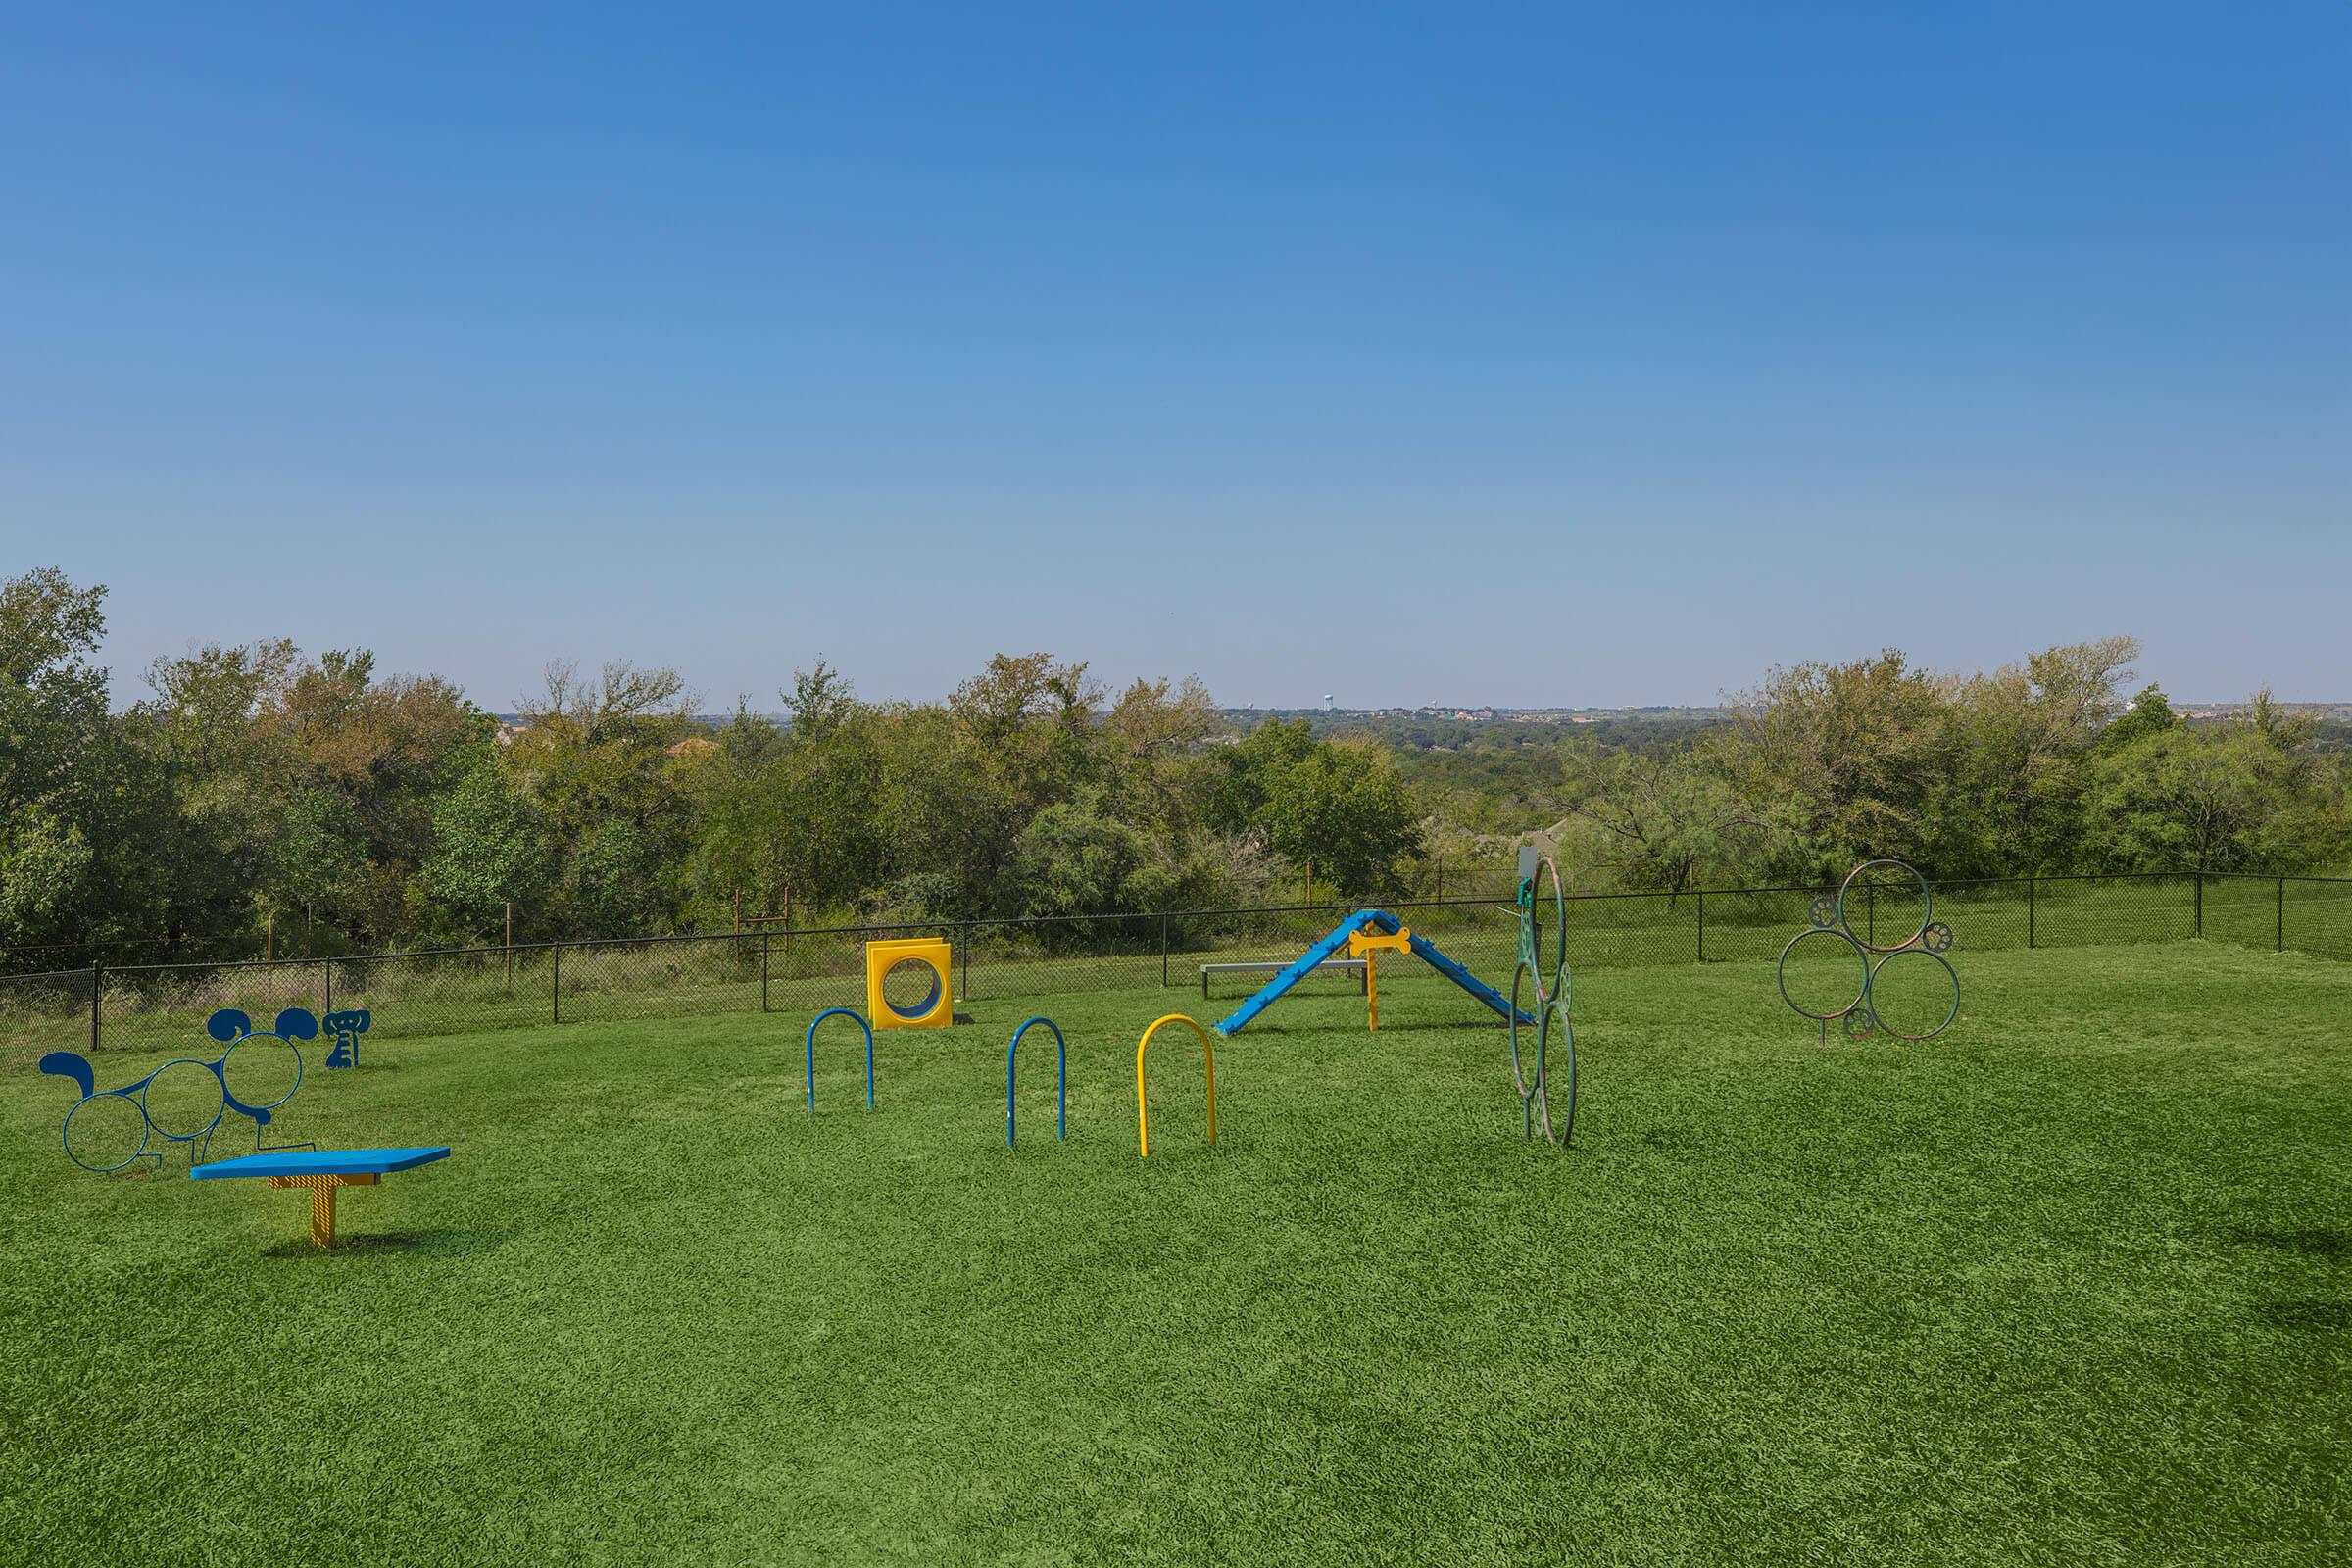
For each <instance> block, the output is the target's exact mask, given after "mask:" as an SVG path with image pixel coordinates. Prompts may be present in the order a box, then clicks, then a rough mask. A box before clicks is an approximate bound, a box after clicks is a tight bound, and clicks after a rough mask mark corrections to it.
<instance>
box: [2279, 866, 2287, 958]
mask: <svg viewBox="0 0 2352 1568" xmlns="http://www.w3.org/2000/svg"><path fill="white" fill-rule="evenodd" d="M2278 951H2279V952H2280V953H2284V952H2285V951H2286V878H2284V877H2280V878H2279V879H2278Z"/></svg>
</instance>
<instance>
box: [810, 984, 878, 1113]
mask: <svg viewBox="0 0 2352 1568" xmlns="http://www.w3.org/2000/svg"><path fill="white" fill-rule="evenodd" d="M835 1014H839V1015H840V1016H842V1017H844V1018H856V1019H857V1020H858V1028H860V1029H862V1030H864V1031H865V1108H866V1109H868V1110H871V1109H873V1108H874V1026H873V1025H872V1024H870V1023H867V1022H866V1021H865V1018H864V1015H863V1014H861V1013H859V1012H858V1009H857V1008H856V1007H827V1008H826V1009H825V1010H824V1011H822V1012H820V1013H818V1014H817V1015H816V1016H815V1017H813V1018H811V1019H809V1109H810V1110H814V1109H815V1108H816V1026H817V1025H818V1024H820V1023H823V1022H824V1021H825V1020H826V1019H827V1018H830V1017H833V1016H834V1015H835Z"/></svg>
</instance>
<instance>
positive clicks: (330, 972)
mask: <svg viewBox="0 0 2352 1568" xmlns="http://www.w3.org/2000/svg"><path fill="white" fill-rule="evenodd" d="M319 967H320V968H322V969H324V970H325V971H326V1005H325V1006H324V1007H323V1008H321V1009H319V1010H321V1011H323V1012H332V1011H334V1010H335V960H334V959H332V958H329V959H327V960H326V962H325V963H323V964H321V965H319Z"/></svg>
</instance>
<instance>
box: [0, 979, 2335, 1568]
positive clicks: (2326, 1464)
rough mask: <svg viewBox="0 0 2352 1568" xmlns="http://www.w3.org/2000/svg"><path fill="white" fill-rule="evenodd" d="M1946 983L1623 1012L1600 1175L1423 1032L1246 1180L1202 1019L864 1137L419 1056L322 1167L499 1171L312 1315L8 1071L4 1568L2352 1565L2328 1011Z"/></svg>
mask: <svg viewBox="0 0 2352 1568" xmlns="http://www.w3.org/2000/svg"><path fill="white" fill-rule="evenodd" d="M1956 958H1957V960H1958V961H1959V963H1960V966H1961V970H1962V973H1963V975H1964V976H1965V978H1966V981H1967V984H1968V992H1967V1002H1966V1005H1965V1007H1964V1010H1963V1012H1962V1015H1961V1018H1960V1021H1959V1023H1958V1024H1957V1025H1956V1026H1955V1027H1954V1029H1953V1030H1952V1032H1951V1033H1950V1034H1948V1035H1946V1036H1944V1037H1943V1038H1942V1039H1940V1040H1938V1041H1936V1042H1934V1043H1933V1044H1930V1045H1926V1046H1918V1047H1902V1046H1898V1045H1892V1044H1868V1045H1859V1046H1857V1045H1850V1044H1847V1043H1844V1042H1843V1041H1841V1040H1836V1039H1835V1037H1834V1043H1833V1044H1832V1045H1831V1046H1830V1047H1829V1048H1828V1049H1824V1048H1823V1047H1822V1046H1821V1045H1820V1044H1818V1043H1817V1040H1816V1038H1815V1035H1814V1033H1813V1030H1812V1029H1811V1027H1810V1026H1809V1025H1807V1024H1805V1023H1803V1022H1802V1021H1801V1020H1798V1019H1797V1018H1795V1017H1793V1016H1792V1015H1790V1014H1789V1012H1788V1011H1787V1010H1786V1009H1784V1008H1783V1006H1782V1005H1781V1003H1780V1001H1779V998H1778V996H1777V995H1776V993H1775V991H1774V989H1773V981H1772V972H1771V969H1770V966H1769V964H1763V965H1758V964H1746V963H1741V964H1717V965H1709V966H1706V967H1695V966H1694V967H1688V968H1655V969H1641V970H1594V971H1591V972H1588V973H1586V974H1583V975H1581V976H1580V977H1579V983H1578V992H1577V998H1576V1020H1577V1027H1578V1038H1579V1044H1580V1048H1581V1049H1580V1059H1581V1062H1582V1067H1583V1089H1584V1097H1583V1114H1582V1116H1581V1118H1580V1120H1579V1122H1578V1132H1577V1140H1576V1145H1575V1147H1574V1148H1573V1149H1571V1150H1567V1151H1551V1150H1546V1149H1544V1148H1543V1147H1541V1146H1530V1145H1529V1144H1527V1143H1524V1142H1523V1141H1522V1140H1521V1138H1520V1136H1519V1128H1518V1108H1517V1103H1516V1100H1515V1098H1514V1097H1513V1096H1512V1094H1511V1092H1510V1087H1509V1078H1508V1072H1507V1067H1506V1065H1505V1057H1504V1046H1503V1040H1502V1036H1501V1034H1500V1033H1499V1031H1497V1030H1495V1029H1491V1028H1485V1027H1471V1026H1465V1025H1466V1023H1467V1021H1468V1020H1470V1019H1472V1018H1473V1017H1474V1016H1475V1014H1474V1012H1473V1010H1472V1009H1471V1008H1470V1007H1469V1005H1467V1002H1466V999H1464V998H1463V997H1462V996H1461V994H1460V993H1458V992H1455V991H1452V990H1450V989H1449V988H1445V987H1443V986H1439V985H1436V984H1434V983H1422V984H1407V985H1398V986H1388V985H1384V987H1383V1006H1382V1014H1383V1023H1384V1029H1383V1031H1382V1032H1381V1033H1380V1034H1379V1035H1378V1036H1376V1037H1375V1036H1370V1035H1367V1034H1366V1033H1365V1031H1364V1029H1363V1027H1362V1012H1361V1003H1360V1001H1358V1000H1356V999H1353V998H1347V997H1338V996H1326V997H1320V998H1315V999H1311V1000H1306V1001H1301V1002H1298V1003H1296V1004H1286V1005H1284V1006H1282V1007H1279V1008H1277V1010H1276V1011H1275V1012H1274V1013H1272V1014H1270V1015H1269V1017H1268V1019H1267V1020H1266V1021H1265V1022H1263V1023H1261V1024H1259V1025H1257V1026H1255V1027H1253V1028H1251V1029H1250V1031H1248V1032H1246V1033H1245V1034H1243V1035H1242V1036H1241V1037H1239V1038H1238V1039H1236V1040H1234V1041H1232V1042H1230V1043H1229V1044H1228V1045H1226V1046H1225V1047H1224V1048H1223V1049H1222V1050H1220V1052H1219V1054H1218V1058H1217V1067H1218V1089H1219V1097H1218V1098H1219V1104H1218V1110H1219V1125H1220V1134H1221V1139H1220V1144H1219V1146H1218V1148H1217V1149H1215V1150H1214V1151H1213V1152H1212V1151H1211V1150H1210V1149H1209V1148H1208V1147H1207V1146H1206V1145H1205V1144H1204V1142H1203V1141H1202V1137H1201V1132H1202V1115H1201V1110H1202V1106H1201V1074H1200V1067H1199V1060H1198V1050H1197V1048H1196V1047H1195V1046H1194V1045H1193V1044H1192V1042H1191V1040H1190V1038H1189V1036H1180V1035H1178V1034H1176V1033H1172V1032H1163V1034H1162V1035H1161V1037H1160V1039H1159V1041H1156V1042H1154V1044H1153V1047H1152V1062H1153V1068H1152V1089H1153V1094H1152V1130H1153V1152H1152V1158H1151V1159H1150V1160H1149V1161H1148V1162H1147V1161H1139V1160H1138V1159H1137V1158H1136V1153H1135V1105H1134V1083H1133V1077H1132V1063H1133V1058H1134V1048H1135V1041H1136V1036H1137V1034H1138V1033H1139V1032H1140V1030H1141V1029H1142V1027H1143V1025H1144V1024H1145V1023H1147V1022H1148V1021H1149V1020H1150V1019H1151V1018H1152V1016H1153V1015H1154V1014H1155V1013H1156V1012H1158V1011H1160V1010H1164V1009H1165V1008H1167V1007H1170V1006H1173V1007H1177V1008H1185V1007H1187V1005H1188V1004H1187V996H1186V993H1185V992H1184V991H1183V990H1182V989H1177V990H1174V991H1159V990H1150V991H1141V992H1134V993H1124V994H1121V993H1110V994H1095V995H1089V996H1085V997H1082V998H1077V999H1063V1000H1056V1001H1043V1000H1038V1001H1032V1002H1024V1001H1021V1000H1005V1001H995V1000H990V1001H984V1002H981V1003H976V1004H974V1005H972V1007H971V1009H970V1010H971V1011H973V1012H974V1013H975V1014H976V1015H977V1016H976V1021H975V1023H974V1024H973V1025H972V1026H970V1027H966V1028H959V1029H956V1030H954V1031H951V1032H946V1033H935V1034H922V1035H909V1034H885V1035H883V1036H881V1037H880V1039H881V1046H880V1063H881V1065H880V1107H879V1109H878V1110H876V1111H875V1112H873V1113H871V1114H868V1113H867V1111H866V1110H865V1108H864V1105H863V1096H862V1088H863V1067H862V1059H861V1051H860V1050H859V1049H858V1047H857V1045H856V1044H855V1042H856V1031H855V1030H854V1029H845V1030H843V1031H842V1032H841V1033H840V1034H838V1035H830V1034H829V1035H828V1036H826V1037H824V1038H823V1039H821V1040H820V1042H819V1053H820V1058H819V1074H818V1086H817V1087H818V1099H819V1111H818V1113H817V1114H816V1115H815V1116H813V1117H811V1116H810V1115H809V1113H808V1111H807V1110H806V1109H805V1108H804V1103H803V1100H802V1070H801V1029H802V1027H803V1025H804V1023H805V1019H803V1018H798V1017H788V1016H784V1015H776V1016H771V1017H767V1018H760V1017H757V1016H750V1017H744V1016H733V1017H714V1018H702V1019H693V1020H688V1021H684V1022H681V1023H677V1024H675V1025H662V1024H646V1023H639V1024H629V1025H614V1024H579V1025H565V1026H563V1027H554V1028H536V1029H525V1030H508V1031H503V1032H498V1033H488V1034H481V1035H475V1036H466V1035H455V1036H447V1037H441V1038H435V1039H429V1040H416V1041H389V1042H387V1043H385V1044H383V1045H381V1046H380V1047H378V1048H376V1049H373V1050H371V1051H370V1052H369V1054H368V1063H367V1065H366V1066H364V1067H363V1068H362V1069H360V1070H359V1071H356V1072H346V1073H335V1074H328V1073H325V1072H323V1071H316V1066H317V1064H316V1062H314V1069H315V1072H314V1077H313V1079H312V1080H311V1082H309V1083H308V1084H306V1086H305V1088H304V1090H303V1092H302V1095H301V1097H300V1098H299V1099H297V1101H296V1102H295V1103H294V1104H293V1105H292V1106H291V1107H290V1110H289V1113H288V1116H287V1119H286V1120H285V1122H284V1124H283V1128H282V1131H283V1133H284V1135H285V1136H288V1137H294V1138H313V1137H316V1138H318V1139H319V1140H321V1141H323V1142H324V1143H326V1144H328V1145H330V1146H336V1147H350V1146H355V1145H361V1144H414V1143H427V1142H434V1143H449V1144H453V1145H455V1146H456V1149H457V1154H456V1157H455V1158H454V1159H452V1160H449V1161H447V1162H445V1163H442V1164H440V1165H436V1166H433V1167H430V1168H428V1169H424V1170H419V1171H415V1172H410V1173H407V1174H403V1175H396V1176H393V1177H390V1178H388V1179H387V1180H386V1182H385V1184H384V1185H383V1186H382V1187H380V1188H377V1189H374V1190H372V1191H358V1192H354V1193H351V1194H349V1195H348V1196H346V1198H345V1199H344V1201H343V1223H344V1231H345V1244H344V1245H343V1246H341V1247H339V1248H338V1249H337V1250H334V1251H332V1252H330V1253H327V1254H324V1255H319V1254H316V1253H313V1252H312V1251H311V1250H310V1249H309V1248H308V1247H307V1245H306V1244H304V1243H302V1242H301V1240H300V1238H301V1237H302V1235H303V1232H304V1226H305V1221H306V1216H307V1207H306V1200H305V1199H304V1198H303V1196H302V1195H300V1194H295V1193H273V1192H270V1191H267V1190H265V1189H263V1188H262V1187H261V1186H260V1185H259V1184H254V1183H196V1182H191V1181H189V1180H187V1179H186V1177H185V1175H184V1173H182V1172H180V1171H176V1170H175V1171H172V1172H167V1173H164V1174H162V1175H160V1176H119V1177H100V1176H92V1175H88V1174H85V1173H83V1172H81V1171H79V1170H77V1169H75V1168H74V1167H73V1166H72V1165H70V1164H69V1163H68V1162H67V1161H66V1159H65V1157H64V1155H63V1154H62V1153H61V1152H60V1151H59V1149H58V1145H57V1138H56V1132H57V1125H58V1122H59V1119H60V1117H61V1116H62V1115H63V1113H64V1111H65V1109H66V1108H67V1106H68V1105H69V1104H70V1103H71V1102H72V1099H73V1090H72V1089H71V1087H70V1086H69V1085H67V1084H66V1083H65V1082H64V1081H63V1080H61V1079H56V1078H44V1077H38V1076H35V1075H34V1074H33V1072H32V1071H31V1058H32V1054H33V1053H32V1052H31V1051H29V1050H15V1049H12V1050H11V1051H10V1052H8V1053H7V1054H5V1056H0V1184H4V1185H5V1191H6V1194H7V1198H8V1201H7V1203H6V1205H5V1208H4V1210H0V1213H4V1216H5V1217H4V1218H0V1262H4V1263H5V1275H4V1281H0V1560H5V1561H8V1562H25V1563H44V1564H69V1563H70V1564H84V1563H88V1564H104V1563H124V1564H133V1563H135V1564H171V1565H175V1568H176V1565H186V1564H200V1563H232V1562H233V1563H247V1562H253V1563H261V1562H268V1563H301V1564H359V1563H369V1564H384V1563H399V1564H425V1563H517V1562H609V1563H644V1562H653V1561H661V1562H691V1563H766V1562H776V1563H800V1562H809V1563H851V1562H919V1563H926V1564H930V1563H995V1562H1039V1563H1097V1562H1103V1563H1163V1562H1164V1563H1187V1564H1191V1563H1218V1562H1234V1563H1256V1562H1268V1563H1370V1562H1397V1563H1504V1562H1509V1563H1545V1564H1556V1563H1563V1562H1573V1563H1580V1564H1582V1563H1674V1562H1691V1563H1774V1564H1783V1563H1792V1562H1793V1563H1814V1562H1820V1563H1830V1562H1857V1563H1864V1562H1866V1563H1890V1562H1901V1563H1922V1564H1968V1563H1984V1564H2016V1563H2066V1564H2075V1563H2108V1562H2115V1563H2127V1562H2128V1563H2182V1564H2216V1563H2236V1562H2250V1563H2277V1564H2289V1563H2321V1562H2334V1561H2341V1560H2342V1554H2343V1551H2344V1549H2345V1542H2346V1541H2347V1540H2348V1539H2352V1482H2348V1481H2347V1470H2348V1468H2352V1390H2348V1389H2347V1384H2346V1373H2347V1368H2348V1363H2352V1139H2348V1137H2347V1134H2348V1132H2352V1038H2348V1036H2352V1029H2348V1027H2347V1025H2348V1022H2352V966H2346V965H2343V964H2338V963H2332V962H2328V961H2325V960H2320V959H2313V958H2307V957H2303V956H2297V955H2293V954H2288V955H2284V956H2278V955H2268V954H2260V953H2250V952H2246V951H2243V950H2238V949H2231V948H2225V947H2218V946H2206V945H2203V944H2180V945H2172V946H2155V947H2133V948H2118V949H2079V950H2070V951H2066V952H2063V953H1992V954H1985V953H1979V954H1974V955H1972V954H1969V953H1967V952H1966V951H1965V950H1964V951H1963V952H1962V953H1960V954H1959V955H1956ZM1227 1005H1230V1004H1227ZM1038 1010H1042V1011H1049V1012H1052V1013H1053V1014H1054V1016H1055V1017H1056V1018H1058V1019H1059V1021H1060V1022H1061V1023H1062V1025H1063V1027H1064V1029H1065V1030H1066V1031H1067V1032H1068V1034H1069V1037H1070V1048H1071V1050H1070V1076H1071V1084H1072V1092H1071V1101H1070V1128H1071V1132H1070V1139H1069V1141H1068V1143H1066V1144H1064V1145H1060V1146H1056V1145H1055V1143H1054V1138H1053V1090H1052V1085H1053V1056H1052V1050H1051V1042H1050V1041H1048V1040H1043V1039H1042V1031H1040V1032H1038V1033H1033V1034H1032V1035H1031V1037H1030V1041H1029V1043H1028V1044H1026V1045H1024V1047H1023V1053H1024V1056H1023V1097H1022V1111H1023V1114H1022V1140H1021V1147H1020V1149H1019V1150H1018V1151H1017V1152H1007V1151H1006V1149H1005V1138H1004V1099H1003V1096H1004V1085H1005V1075H1004V1065H1005V1058H1004V1046H1005V1039H1006V1037H1007V1036H1008V1035H1009V1034H1010V1032H1011V1029H1012V1026H1013V1025H1015V1024H1016V1023H1018V1022H1019V1021H1020V1020H1021V1019H1022V1018H1023V1017H1025V1016H1027V1015H1028V1014H1029V1013H1030V1012H1031V1011H1038ZM1192 1010H1196V1011H1198V1010H1199V1009H1198V1005H1197V999H1194V1003H1193V1006H1192ZM1213 1016H1214V1010H1213V1009H1212V1010H1211V1011H1210V1012H1208V1013H1204V1014H1202V1018H1203V1021H1204V1022H1206V1021H1210V1019H1211V1018H1212V1017H1213ZM828 1027H829V1028H830V1027H831V1026H828ZM56 1043H57V1044H59V1045H63V1046H68V1047H71V1046H73V1044H74V1042H73V1040H71V1039H64V1040H60V1041H58V1042H56ZM187 1044H188V1047H189V1048H190V1049H191V1050H193V1048H195V1047H197V1046H200V1045H201V1044H202V1042H201V1040H197V1039H191V1040H190V1041H189V1042H188V1043H187ZM1033 1048H1034V1052H1035V1054H1034V1055H1031V1054H1030V1053H1031V1051H1032V1049H1033ZM206 1054H208V1055H209V1054H211V1053H209V1052H208V1053H206ZM162 1059H163V1055H162V1054H158V1053H142V1054H110V1055H109V1057H108V1059H106V1060H105V1061H103V1062H102V1063H101V1064H100V1077H101V1079H102V1081H103V1082H102V1086H111V1085H112V1084H114V1083H116V1082H120V1081H124V1080H127V1079H129V1078H132V1077H135V1076H137V1075H139V1074H140V1073H143V1072H145V1071H146V1070H147V1069H148V1068H150V1067H152V1066H153V1065H155V1064H156V1063H157V1062H159V1061H160V1060H162ZM215 1152H216V1154H225V1153H229V1152H240V1151H238V1150H237V1149H235V1148H231V1147H226V1146H225V1145H224V1146H223V1147H221V1148H217V1149H216V1151H215Z"/></svg>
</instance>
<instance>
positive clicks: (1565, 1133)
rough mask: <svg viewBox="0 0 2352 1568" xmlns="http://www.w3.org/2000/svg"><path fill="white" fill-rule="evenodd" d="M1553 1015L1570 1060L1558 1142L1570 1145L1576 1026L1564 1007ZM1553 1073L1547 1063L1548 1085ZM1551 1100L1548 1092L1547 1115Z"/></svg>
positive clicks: (1564, 973)
mask: <svg viewBox="0 0 2352 1568" xmlns="http://www.w3.org/2000/svg"><path fill="white" fill-rule="evenodd" d="M1560 974H1561V978H1562V979H1563V980H1565V979H1566V978H1567V971H1566V970H1565V969H1563V970H1561V971H1560ZM1551 1014H1552V1016H1553V1017H1555V1018H1557V1019H1559V1020H1560V1050H1561V1052H1562V1053H1563V1054H1565V1055H1566V1057H1567V1059H1568V1114H1567V1116H1566V1117H1565V1118H1564V1119H1563V1120H1562V1121H1561V1122H1560V1136H1559V1140H1558V1141H1559V1142H1560V1143H1562V1144H1569V1143H1573V1142H1575V1140H1576V1025H1575V1024H1574V1023H1573V1022H1571V1021H1570V1020H1569V1017H1568V1009H1567V1007H1566V1006H1564V1005H1562V1006H1557V1007H1554V1008H1552V1009H1551ZM1551 1073H1552V1068H1551V1065H1550V1064H1549V1063H1548V1062H1547V1063H1545V1065H1544V1082H1545V1084H1546V1085H1548V1084H1549V1083H1550V1080H1551ZM1550 1099H1551V1097H1550V1094H1549V1093H1548V1091H1547V1092H1546V1093H1545V1095H1544V1110H1545V1111H1546V1112H1547V1113H1548V1112H1549V1111H1550V1109H1551V1105H1550Z"/></svg>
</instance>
